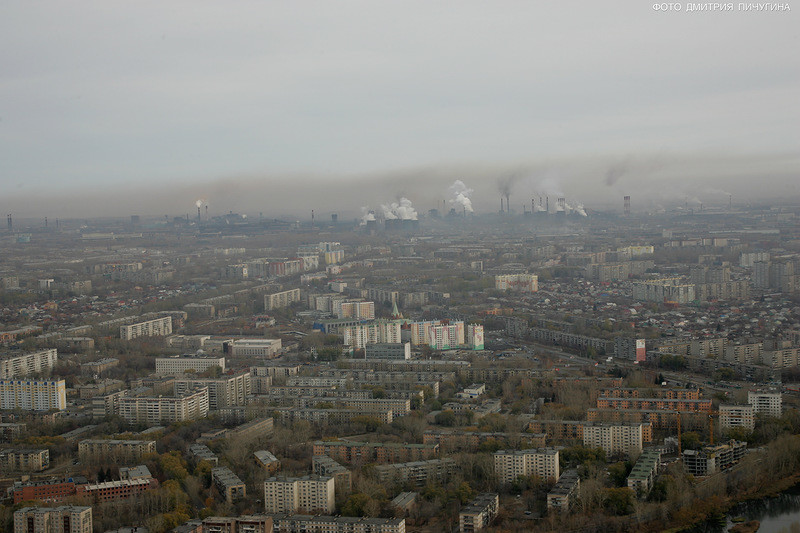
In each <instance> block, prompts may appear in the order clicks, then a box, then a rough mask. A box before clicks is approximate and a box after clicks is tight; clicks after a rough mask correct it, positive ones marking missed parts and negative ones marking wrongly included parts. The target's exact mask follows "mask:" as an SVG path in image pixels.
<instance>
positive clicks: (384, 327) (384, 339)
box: [341, 320, 402, 348]
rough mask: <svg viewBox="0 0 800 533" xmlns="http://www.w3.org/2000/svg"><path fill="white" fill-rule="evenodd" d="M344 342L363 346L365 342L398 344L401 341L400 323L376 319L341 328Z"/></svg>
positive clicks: (358, 346) (356, 346)
mask: <svg viewBox="0 0 800 533" xmlns="http://www.w3.org/2000/svg"><path fill="white" fill-rule="evenodd" d="M341 334H342V338H343V339H344V344H345V345H347V346H353V347H354V348H364V347H365V346H366V345H367V344H399V343H401V342H402V337H401V333H400V324H399V323H398V322H390V321H386V320H376V321H374V322H370V323H367V324H353V325H349V326H345V327H343V328H341Z"/></svg>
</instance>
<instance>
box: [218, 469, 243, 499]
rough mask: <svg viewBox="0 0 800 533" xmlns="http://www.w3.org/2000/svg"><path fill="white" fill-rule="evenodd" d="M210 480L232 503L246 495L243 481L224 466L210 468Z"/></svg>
mask: <svg viewBox="0 0 800 533" xmlns="http://www.w3.org/2000/svg"><path fill="white" fill-rule="evenodd" d="M211 481H212V482H213V483H214V486H215V487H217V490H218V491H219V493H220V494H221V495H222V497H223V498H225V501H226V502H228V503H233V502H234V501H236V500H238V499H240V498H244V497H245V496H246V495H247V489H246V488H245V485H244V482H243V481H242V480H241V479H239V476H237V475H236V474H234V473H233V472H232V471H231V470H230V469H229V468H227V467H225V466H220V467H217V468H212V469H211Z"/></svg>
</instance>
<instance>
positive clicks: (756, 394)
mask: <svg viewBox="0 0 800 533" xmlns="http://www.w3.org/2000/svg"><path fill="white" fill-rule="evenodd" d="M0 386H2V382H0ZM747 403H749V404H750V405H752V406H753V411H754V412H755V414H757V415H765V416H772V417H776V418H777V417H780V416H781V415H782V414H783V399H782V397H781V393H780V392H776V391H757V390H756V391H752V390H751V391H748V392H747Z"/></svg>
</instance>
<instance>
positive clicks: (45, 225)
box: [44, 217, 47, 228]
mask: <svg viewBox="0 0 800 533" xmlns="http://www.w3.org/2000/svg"><path fill="white" fill-rule="evenodd" d="M44 227H45V228H46V227H47V217H44Z"/></svg>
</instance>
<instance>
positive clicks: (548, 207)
mask: <svg viewBox="0 0 800 533" xmlns="http://www.w3.org/2000/svg"><path fill="white" fill-rule="evenodd" d="M544 200H545V202H546V203H547V212H548V213H549V212H550V197H549V196H545V197H544Z"/></svg>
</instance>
